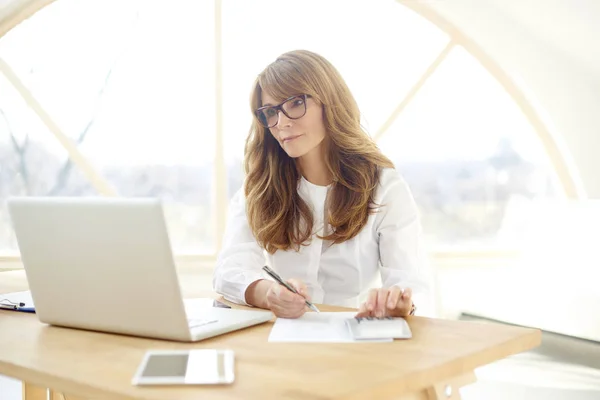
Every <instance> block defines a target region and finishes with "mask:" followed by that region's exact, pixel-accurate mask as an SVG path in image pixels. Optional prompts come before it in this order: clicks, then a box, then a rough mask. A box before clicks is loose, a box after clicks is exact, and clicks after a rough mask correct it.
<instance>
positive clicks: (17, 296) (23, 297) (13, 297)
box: [0, 290, 34, 307]
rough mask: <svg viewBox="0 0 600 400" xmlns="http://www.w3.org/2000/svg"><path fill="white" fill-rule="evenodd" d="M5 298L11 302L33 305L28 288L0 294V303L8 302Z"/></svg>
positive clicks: (27, 305) (26, 305)
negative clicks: (22, 290)
mask: <svg viewBox="0 0 600 400" xmlns="http://www.w3.org/2000/svg"><path fill="white" fill-rule="evenodd" d="M6 300H8V301H10V302H12V303H20V302H22V303H25V306H24V307H34V305H33V299H32V298H31V292H30V291H29V290H26V291H24V292H13V293H6V294H0V304H10V303H9V302H8V301H6Z"/></svg>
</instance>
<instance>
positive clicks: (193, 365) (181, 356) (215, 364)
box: [134, 349, 234, 385]
mask: <svg viewBox="0 0 600 400" xmlns="http://www.w3.org/2000/svg"><path fill="white" fill-rule="evenodd" d="M233 375H234V371H233V352H232V351H231V350H213V349H198V350H180V351H169V350H165V351H157V350H154V351H152V350H151V351H148V353H147V355H146V357H145V358H144V361H142V364H141V366H140V370H139V371H138V373H137V374H136V377H135V378H134V384H139V385H143V384H218V383H231V382H233Z"/></svg>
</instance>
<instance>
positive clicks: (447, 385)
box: [400, 372, 476, 400]
mask: <svg viewBox="0 0 600 400" xmlns="http://www.w3.org/2000/svg"><path fill="white" fill-rule="evenodd" d="M475 381H476V378H475V374H474V373H473V372H470V373H468V374H465V375H461V376H457V377H455V378H452V379H448V380H446V381H443V382H440V383H438V384H436V385H434V386H432V387H430V388H427V389H425V390H421V391H420V392H417V393H412V394H409V395H404V396H402V397H400V399H401V400H460V399H461V397H460V391H459V389H460V388H461V387H463V386H466V385H468V384H470V383H473V382H475Z"/></svg>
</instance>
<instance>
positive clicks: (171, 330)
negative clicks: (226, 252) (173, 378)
mask: <svg viewBox="0 0 600 400" xmlns="http://www.w3.org/2000/svg"><path fill="white" fill-rule="evenodd" d="M8 209H9V213H10V217H11V219H12V223H13V226H14V229H15V233H16V238H17V242H18V245H19V249H20V252H21V257H22V261H23V265H24V267H25V273H26V275H27V280H28V282H29V287H30V290H31V296H32V299H33V302H34V304H35V309H36V313H37V315H38V317H39V319H40V321H41V322H44V323H47V324H51V325H58V326H64V327H71V328H79V329H88V330H96V331H103V332H112V333H119V334H125V335H133V336H143V337H152V338H158V339H167V340H176V341H186V342H193V341H198V340H202V339H205V338H209V337H212V336H216V335H220V334H223V333H226V332H230V331H233V330H237V329H241V328H245V327H248V326H251V325H256V324H260V323H263V322H266V321H269V320H271V319H272V318H273V314H272V313H271V312H269V311H258V310H235V309H226V308H218V307H202V308H200V309H194V307H193V301H192V303H190V304H188V306H187V307H186V305H185V304H184V300H183V299H182V296H181V291H180V287H179V282H178V278H177V273H176V269H175V264H174V261H173V256H172V251H171V247H170V242H169V237H168V233H167V227H166V223H165V220H164V214H163V209H162V206H161V203H160V201H159V200H157V199H132V198H108V197H87V198H77V197H68V198H65V197H62V198H61V197H13V198H10V199H9V200H8Z"/></svg>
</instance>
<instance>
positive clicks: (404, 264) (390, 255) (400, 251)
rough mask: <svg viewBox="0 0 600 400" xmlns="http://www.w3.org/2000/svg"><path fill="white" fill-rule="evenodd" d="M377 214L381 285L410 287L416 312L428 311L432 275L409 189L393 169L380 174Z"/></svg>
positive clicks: (431, 309)
mask: <svg viewBox="0 0 600 400" xmlns="http://www.w3.org/2000/svg"><path fill="white" fill-rule="evenodd" d="M380 182H381V186H380V188H379V189H380V193H381V195H380V196H377V197H378V200H377V201H378V202H379V204H381V210H380V214H378V216H377V217H378V218H377V221H376V229H377V234H378V237H379V257H380V262H381V270H380V271H381V281H382V287H383V288H391V287H393V286H398V287H400V288H402V289H407V288H410V289H411V290H412V301H413V303H414V304H415V305H416V307H417V312H416V314H417V315H420V314H421V315H423V314H426V315H432V314H433V313H434V310H433V303H434V302H433V293H432V291H431V286H432V276H431V273H430V270H429V265H428V260H427V254H426V251H425V246H424V243H423V237H422V231H421V224H420V221H419V213H418V209H417V206H416V204H415V201H414V199H413V196H412V194H411V192H410V189H409V187H408V185H407V184H406V182H405V181H404V179H402V177H401V176H400V174H399V173H398V172H397V171H396V170H393V169H388V170H384V171H383V172H382V176H381V180H380Z"/></svg>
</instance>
